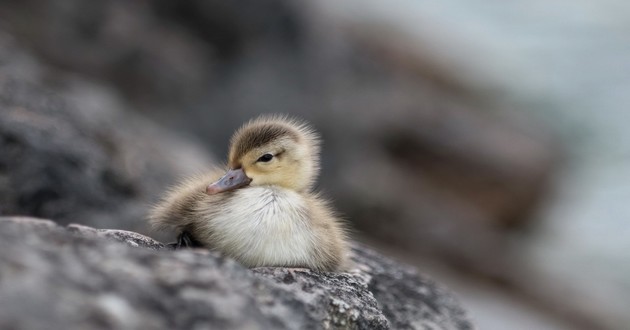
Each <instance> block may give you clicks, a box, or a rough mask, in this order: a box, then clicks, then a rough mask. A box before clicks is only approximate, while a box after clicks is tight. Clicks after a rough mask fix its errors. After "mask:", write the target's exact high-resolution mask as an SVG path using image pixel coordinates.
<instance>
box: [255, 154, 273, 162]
mask: <svg viewBox="0 0 630 330" xmlns="http://www.w3.org/2000/svg"><path fill="white" fill-rule="evenodd" d="M272 159H273V155H272V154H264V155H262V156H260V158H258V161H259V162H264V163H266V162H268V161H270V160H272Z"/></svg>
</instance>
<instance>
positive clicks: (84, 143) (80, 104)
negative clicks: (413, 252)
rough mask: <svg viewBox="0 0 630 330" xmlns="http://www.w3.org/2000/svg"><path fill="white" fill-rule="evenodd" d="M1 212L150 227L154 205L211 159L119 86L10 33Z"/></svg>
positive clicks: (0, 77) (2, 51)
mask: <svg viewBox="0 0 630 330" xmlns="http://www.w3.org/2000/svg"><path fill="white" fill-rule="evenodd" d="M0 150H2V152H0V214H2V215H13V214H26V215H31V216H37V217H44V218H49V219H53V220H54V221H56V222H59V223H63V224H67V223H69V222H70V221H72V219H85V221H89V223H87V224H89V225H93V226H97V227H103V226H115V227H118V228H124V229H130V230H135V231H146V225H145V224H146V222H145V221H143V220H142V218H143V216H144V214H145V213H146V209H147V206H148V204H149V203H150V202H152V201H154V200H155V198H156V196H157V195H159V194H160V192H161V191H162V190H163V189H165V187H167V186H168V185H169V184H172V183H173V182H174V181H175V178H176V177H177V176H181V175H184V174H190V173H191V172H193V171H194V170H195V169H196V170H199V169H200V168H202V167H204V166H209V165H210V164H211V161H210V157H208V156H207V153H206V152H205V151H201V150H200V149H197V148H196V147H195V144H194V143H185V142H182V139H180V138H178V137H174V136H173V135H172V134H170V133H167V132H165V131H164V130H163V129H161V128H159V127H158V126H156V125H155V124H153V123H151V122H150V121H149V120H147V119H145V118H143V117H141V116H139V115H135V114H133V113H131V111H129V110H127V108H126V105H125V104H124V102H123V101H122V100H121V99H119V98H118V97H117V96H116V94H115V93H112V92H111V91H110V90H108V89H107V88H105V87H104V86H102V85H99V84H96V83H94V82H91V81H87V80H83V79H79V78H77V77H71V76H67V75H64V74H60V73H59V72H54V73H53V72H50V70H49V69H47V68H46V67H44V66H41V65H39V64H38V63H37V61H35V60H34V59H33V58H32V57H31V56H30V55H29V54H28V53H26V52H24V51H23V50H22V49H20V48H19V47H18V46H17V44H16V43H15V41H14V40H12V39H11V37H9V36H8V35H6V34H3V33H2V31H0Z"/></svg>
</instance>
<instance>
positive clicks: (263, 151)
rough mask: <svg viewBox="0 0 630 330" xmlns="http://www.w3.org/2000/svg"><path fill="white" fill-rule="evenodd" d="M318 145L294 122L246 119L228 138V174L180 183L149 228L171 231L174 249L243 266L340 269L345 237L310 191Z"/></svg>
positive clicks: (335, 219) (322, 202)
mask: <svg viewBox="0 0 630 330" xmlns="http://www.w3.org/2000/svg"><path fill="white" fill-rule="evenodd" d="M319 141H320V139H319V136H318V135H317V133H316V132H315V131H314V130H313V129H312V128H311V127H310V126H309V125H308V124H306V123H303V122H300V121H298V120H295V119H289V118H287V117H284V116H262V117H259V118H257V119H254V120H251V121H249V122H248V123H246V124H245V125H243V126H242V127H241V128H240V129H238V130H237V131H236V133H234V135H233V136H232V139H231V142H230V148H229V150H230V151H229V154H228V166H227V167H228V169H227V172H225V174H223V175H221V174H222V173H221V172H219V170H217V169H214V170H211V171H209V172H208V173H206V174H203V175H200V176H196V177H193V178H190V179H188V180H185V181H184V182H182V183H181V184H179V185H178V186H176V187H175V188H174V189H172V190H171V191H170V192H168V193H167V194H166V196H165V197H164V198H163V199H162V201H161V202H160V203H159V204H158V205H157V206H155V208H154V209H153V210H152V212H151V214H150V216H149V219H150V222H151V224H152V225H153V226H154V227H155V228H157V229H165V228H174V229H175V230H176V231H177V232H178V233H179V237H178V243H177V245H178V246H200V247H205V248H209V249H212V250H216V251H220V252H222V253H223V254H225V255H227V256H230V257H232V258H234V259H236V260H237V261H239V262H240V263H242V264H243V265H245V266H247V267H262V266H283V267H294V268H310V269H313V270H319V271H335V270H342V269H344V268H345V266H346V265H347V263H346V261H347V252H348V244H347V235H346V230H345V228H344V226H343V225H342V222H341V220H340V219H339V218H338V217H337V216H336V215H335V212H334V211H333V210H332V208H331V207H330V206H329V204H328V202H326V201H325V200H324V199H322V198H321V197H320V195H319V194H318V193H315V192H313V185H314V183H315V179H316V177H317V175H318V172H319V150H320V142H319Z"/></svg>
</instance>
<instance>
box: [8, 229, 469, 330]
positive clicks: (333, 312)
mask: <svg viewBox="0 0 630 330" xmlns="http://www.w3.org/2000/svg"><path fill="white" fill-rule="evenodd" d="M121 242H122V243H121ZM353 251H354V256H353V260H354V261H355V262H356V264H357V269H356V270H354V271H353V272H350V273H318V272H312V271H310V270H300V269H287V268H257V269H254V270H248V269H246V268H244V267H242V266H240V265H239V264H237V263H236V262H235V261H233V260H231V259H227V258H224V257H222V256H220V255H217V254H215V253H212V252H208V251H206V250H179V251H172V250H170V249H165V248H164V247H163V245H162V244H161V243H159V242H156V241H154V240H152V239H150V238H148V237H144V238H142V237H141V235H140V234H138V233H133V232H127V231H101V230H97V229H94V228H89V227H85V226H74V225H71V226H69V227H68V228H67V229H64V228H63V227H59V226H56V225H54V224H53V223H52V222H50V221H46V220H37V219H29V218H17V217H15V218H6V217H5V218H0V284H1V285H0V305H2V306H3V308H1V309H0V327H1V328H3V329H35V328H46V329H86V328H89V329H111V328H120V329H165V328H169V329H211V328H212V329H217V328H218V329H472V325H471V323H470V321H469V320H468V319H467V317H466V315H465V313H464V311H463V310H462V308H461V307H460V306H459V304H458V303H457V301H456V300H455V298H453V296H452V294H450V293H449V292H448V291H447V290H445V289H444V288H441V287H440V286H438V285H436V284H435V283H433V282H432V281H430V280H427V279H425V278H423V277H422V276H420V275H418V274H417V273H416V272H415V271H414V270H413V269H411V268H409V267H406V266H403V265H400V264H398V263H396V262H394V261H392V260H389V259H387V258H385V257H383V256H381V255H379V254H377V253H376V252H373V251H371V250H369V249H368V248H366V247H365V246H361V245H355V247H354V248H353ZM25 311H28V312H27V313H26V312H25Z"/></svg>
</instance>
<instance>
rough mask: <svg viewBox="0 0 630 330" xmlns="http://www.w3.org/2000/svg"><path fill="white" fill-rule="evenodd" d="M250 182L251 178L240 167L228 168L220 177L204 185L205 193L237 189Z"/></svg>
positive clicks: (211, 193) (212, 193) (210, 193)
mask: <svg viewBox="0 0 630 330" xmlns="http://www.w3.org/2000/svg"><path fill="white" fill-rule="evenodd" d="M250 182H252V179H250V178H249V177H247V175H246V174H245V171H243V169H242V168H239V169H236V170H229V171H227V173H225V175H224V176H223V177H222V178H221V179H219V180H217V181H216V182H213V183H211V184H209V185H208V187H206V194H208V195H214V194H218V193H220V192H224V191H229V190H233V189H238V188H241V187H244V186H246V185H248V184H249V183H250Z"/></svg>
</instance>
